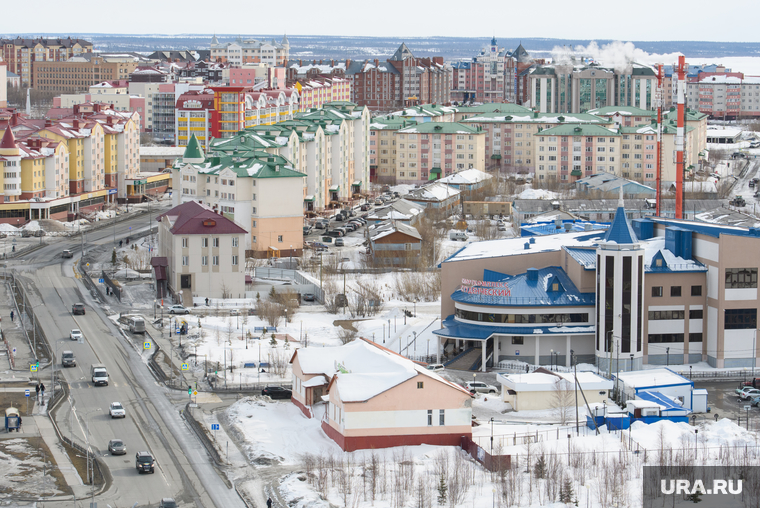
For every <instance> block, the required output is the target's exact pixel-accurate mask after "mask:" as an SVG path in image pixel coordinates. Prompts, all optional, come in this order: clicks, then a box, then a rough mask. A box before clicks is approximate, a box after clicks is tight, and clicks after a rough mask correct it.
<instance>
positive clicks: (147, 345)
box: [143, 340, 150, 349]
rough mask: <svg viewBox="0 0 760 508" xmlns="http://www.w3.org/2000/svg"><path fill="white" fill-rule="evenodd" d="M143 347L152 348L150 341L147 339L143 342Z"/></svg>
mask: <svg viewBox="0 0 760 508" xmlns="http://www.w3.org/2000/svg"><path fill="white" fill-rule="evenodd" d="M143 349H150V342H148V341H147V340H146V341H145V342H143Z"/></svg>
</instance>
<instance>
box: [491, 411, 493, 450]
mask: <svg viewBox="0 0 760 508" xmlns="http://www.w3.org/2000/svg"><path fill="white" fill-rule="evenodd" d="M491 455H493V416H492V417H491Z"/></svg>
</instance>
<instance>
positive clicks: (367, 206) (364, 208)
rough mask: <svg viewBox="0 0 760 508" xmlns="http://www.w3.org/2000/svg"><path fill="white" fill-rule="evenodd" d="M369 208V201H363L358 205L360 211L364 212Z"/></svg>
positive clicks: (370, 206)
mask: <svg viewBox="0 0 760 508" xmlns="http://www.w3.org/2000/svg"><path fill="white" fill-rule="evenodd" d="M370 208H372V205H370V204H369V203H364V204H363V205H362V206H360V207H359V209H360V210H361V211H362V212H366V211H367V210H369V209H370Z"/></svg>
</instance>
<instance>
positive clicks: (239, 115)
mask: <svg viewBox="0 0 760 508" xmlns="http://www.w3.org/2000/svg"><path fill="white" fill-rule="evenodd" d="M211 89H212V90H213V91H214V109H213V111H212V113H211V135H212V136H213V137H214V138H230V137H233V136H235V135H236V134H237V133H238V132H240V131H242V130H243V129H245V128H246V127H254V126H257V125H270V124H273V123H277V122H282V121H285V120H291V119H292V118H293V116H294V115H295V113H296V112H297V111H298V94H297V93H296V92H295V90H263V91H255V90H254V89H253V88H252V87H235V86H224V87H212V88H211Z"/></svg>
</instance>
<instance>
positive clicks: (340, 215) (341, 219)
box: [335, 213, 345, 222]
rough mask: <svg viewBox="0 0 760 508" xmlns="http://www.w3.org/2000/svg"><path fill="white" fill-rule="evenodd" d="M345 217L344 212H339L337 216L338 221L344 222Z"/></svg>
mask: <svg viewBox="0 0 760 508" xmlns="http://www.w3.org/2000/svg"><path fill="white" fill-rule="evenodd" d="M344 219H345V217H344V216H343V214H342V213H339V214H338V215H336V216H335V220H336V221H339V222H343V220H344Z"/></svg>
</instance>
